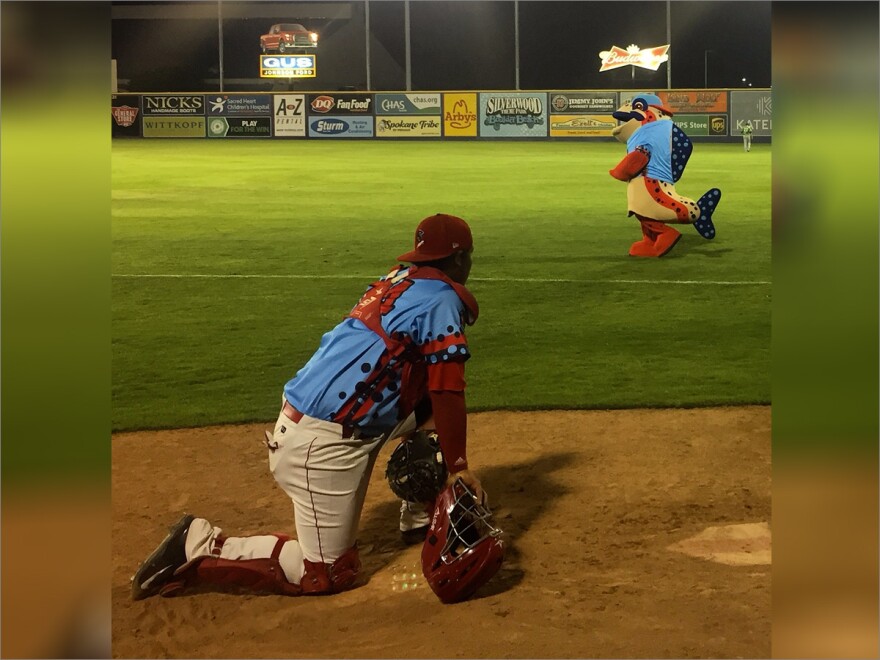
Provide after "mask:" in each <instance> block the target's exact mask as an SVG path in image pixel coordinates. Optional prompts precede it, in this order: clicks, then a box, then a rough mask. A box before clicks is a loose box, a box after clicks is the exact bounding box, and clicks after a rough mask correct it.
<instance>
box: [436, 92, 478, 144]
mask: <svg viewBox="0 0 880 660" xmlns="http://www.w3.org/2000/svg"><path fill="white" fill-rule="evenodd" d="M478 110H479V107H478V106H477V95H476V94H444V95H443V134H444V135H445V136H446V137H477V111H478Z"/></svg>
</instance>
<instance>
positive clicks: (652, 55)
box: [599, 44, 669, 73]
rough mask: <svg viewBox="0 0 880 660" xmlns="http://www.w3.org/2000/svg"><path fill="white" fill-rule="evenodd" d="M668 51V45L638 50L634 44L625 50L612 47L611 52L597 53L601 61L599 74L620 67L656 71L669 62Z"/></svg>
mask: <svg viewBox="0 0 880 660" xmlns="http://www.w3.org/2000/svg"><path fill="white" fill-rule="evenodd" d="M668 50H669V44H666V45H665V46H656V47H654V48H639V47H638V46H636V45H635V44H630V45H629V46H627V48H626V50H624V49H623V48H619V47H618V46H612V47H611V50H603V51H602V52H601V53H599V59H600V60H602V66H601V67H599V72H600V73H601V72H602V71H611V69H618V68H620V67H622V66H638V67H641V68H643V69H650V70H651V71H656V70H657V69H659V68H660V65H661V64H663V62H666V61H667V60H669V55H668V54H667V51H668Z"/></svg>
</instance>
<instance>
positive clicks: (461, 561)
mask: <svg viewBox="0 0 880 660" xmlns="http://www.w3.org/2000/svg"><path fill="white" fill-rule="evenodd" d="M491 518H492V512H491V511H489V509H488V508H486V507H485V506H484V505H483V504H481V503H479V502H477V500H476V497H474V494H473V493H472V492H471V491H470V489H469V488H468V487H467V486H466V485H465V483H464V482H463V481H462V480H461V479H456V480H455V481H454V482H453V483H452V485H450V486H447V487H446V488H444V489H443V491H442V492H441V493H440V495H439V496H438V497H437V502H436V505H435V507H434V514H433V516H432V517H431V527H430V529H429V530H428V535H427V537H426V538H425V544H424V545H423V546H422V573H424V575H425V578H426V579H427V581H428V584H429V585H430V587H431V589H432V590H433V591H434V593H435V594H437V597H438V598H439V599H440V600H441V601H442V602H444V603H457V602H459V601H462V600H466V599H468V598H470V596H471V595H473V593H474V592H475V591H476V590H477V589H479V588H480V587H481V586H483V585H484V584H486V582H488V581H489V578H491V577H492V576H493V575H495V573H496V572H497V571H498V569H499V568H500V567H501V562H502V561H503V560H504V540H503V539H502V538H501V534H502V531H501V530H500V529H498V528H497V527H495V526H493V525H492V524H491V523H490V519H491Z"/></svg>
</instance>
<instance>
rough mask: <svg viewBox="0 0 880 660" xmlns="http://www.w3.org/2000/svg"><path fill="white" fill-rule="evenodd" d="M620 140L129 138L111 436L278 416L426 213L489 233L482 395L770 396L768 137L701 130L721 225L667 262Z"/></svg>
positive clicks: (117, 146)
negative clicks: (727, 136) (632, 212)
mask: <svg viewBox="0 0 880 660" xmlns="http://www.w3.org/2000/svg"><path fill="white" fill-rule="evenodd" d="M624 152H625V150H624V147H623V145H620V144H617V143H611V142H596V143H593V142H565V143H563V142H527V143H520V142H511V141H504V142H457V143H437V142H402V141H395V142H381V141H364V142H356V141H329V140H328V141H317V140H310V141H293V140H290V141H256V140H254V141H235V140H181V141H174V140H155V141H151V140H116V141H114V143H113V164H112V167H113V207H112V208H113V226H112V232H113V252H112V261H113V265H112V270H113V282H112V283H113V292H112V296H113V327H112V335H113V428H114V430H129V429H137V428H164V427H179V426H201V425H207V424H219V423H229V422H249V421H272V420H274V418H275V416H276V415H277V412H278V407H279V403H280V397H281V389H282V387H283V385H284V383H285V382H286V381H287V380H288V379H289V378H291V377H292V376H293V375H294V374H295V373H296V371H297V370H298V369H299V368H300V367H301V366H302V364H303V363H304V362H305V361H306V360H307V359H308V357H309V356H310V355H311V353H312V352H313V351H314V350H315V348H316V347H317V346H318V342H319V341H320V338H321V335H322V334H323V333H324V332H325V331H327V330H329V329H330V328H331V327H332V326H333V325H334V324H335V323H336V322H337V321H339V320H340V319H341V318H342V317H343V316H344V315H345V314H346V313H347V312H348V310H349V309H350V308H351V306H352V305H353V304H354V302H355V301H356V299H357V298H358V296H359V295H360V293H361V292H362V291H363V290H364V287H365V286H366V284H367V283H368V282H369V281H371V280H372V279H374V278H375V277H376V276H379V275H381V274H383V273H384V272H386V271H387V270H388V268H389V267H391V266H392V265H394V263H395V261H394V258H395V257H396V256H397V255H398V254H400V253H402V252H404V251H406V250H408V249H410V247H411V241H412V234H413V230H414V228H415V225H416V224H417V222H418V221H419V220H420V219H421V218H422V217H424V216H426V215H430V214H433V213H436V212H446V213H452V214H455V215H460V216H462V217H463V218H465V219H467V220H468V221H469V222H470V224H471V227H472V229H473V232H474V237H475V252H474V267H473V271H472V274H471V281H470V282H469V283H468V284H469V288H471V290H472V291H473V292H474V294H475V295H476V296H477V299H478V300H479V302H480V305H481V317H480V321H479V322H478V323H477V324H476V325H475V326H474V327H473V328H471V329H470V330H469V333H468V339H469V342H470V345H471V349H472V352H473V355H474V357H473V359H472V360H471V361H470V362H469V363H468V370H467V373H468V407H469V409H470V410H487V409H499V408H509V409H548V408H621V407H643V406H702V405H719V404H720V405H727V404H743V403H769V401H770V307H771V286H770V284H769V282H770V279H771V275H770V274H771V268H770V153H771V149H770V146H769V145H767V144H757V145H754V146H753V148H752V151H751V152H750V153H748V154H746V153H744V152H743V149H742V146H741V145H740V144H707V143H697V144H696V146H695V150H694V154H693V156H692V157H691V160H690V163H689V165H688V169H687V171H686V172H685V175H684V177H683V178H682V180H681V181H680V182H679V183H678V185H677V189H678V191H679V192H680V193H681V194H683V195H686V196H689V197H692V198H694V199H696V198H698V197H699V196H700V195H702V194H703V192H705V191H706V190H707V189H709V188H711V187H713V186H717V187H719V188H721V190H722V192H723V198H722V201H721V204H720V205H719V210H718V212H717V214H716V216H715V224H716V227H717V230H718V237H717V238H716V239H715V240H714V241H711V242H710V241H705V240H704V239H702V238H701V237H700V236H699V235H697V233H696V231H695V230H694V229H693V228H692V227H684V228H683V233H684V236H683V237H682V240H681V241H680V242H679V244H678V245H677V246H676V247H675V248H674V249H673V251H672V252H671V253H670V254H669V255H667V256H666V257H664V258H662V259H650V260H638V259H633V258H631V257H629V256H628V255H627V250H628V248H629V245H630V243H632V242H633V241H634V240H637V239H638V238H639V237H640V236H641V234H640V231H639V228H638V223H637V222H636V221H635V220H634V219H632V218H627V217H626V192H625V184H623V183H621V182H619V181H616V180H614V179H612V178H611V177H610V176H609V175H608V170H609V169H610V168H612V167H613V166H614V165H615V164H616V163H617V162H618V161H619V160H620V158H622V156H623V155H624Z"/></svg>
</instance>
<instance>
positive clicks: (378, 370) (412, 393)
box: [334, 266, 479, 425]
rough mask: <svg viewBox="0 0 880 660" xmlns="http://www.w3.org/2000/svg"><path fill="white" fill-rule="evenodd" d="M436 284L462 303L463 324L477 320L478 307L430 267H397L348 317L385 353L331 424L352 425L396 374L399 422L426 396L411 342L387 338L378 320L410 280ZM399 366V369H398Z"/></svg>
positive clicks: (422, 373) (418, 359) (394, 336)
mask: <svg viewBox="0 0 880 660" xmlns="http://www.w3.org/2000/svg"><path fill="white" fill-rule="evenodd" d="M419 279H422V280H440V281H441V282H445V283H446V284H448V285H449V286H451V287H452V288H453V289H454V290H455V293H456V294H457V295H458V297H459V299H460V300H461V301H462V303H464V306H465V310H466V312H467V318H466V319H465V323H466V324H467V325H473V324H474V323H476V321H477V317H478V316H479V306H478V305H477V300H476V298H474V295H473V294H472V293H471V292H470V291H468V290H467V289H466V288H465V287H464V285H462V284H459V283H458V282H454V281H452V280H451V279H450V278H449V277H448V276H447V275H446V274H445V273H443V272H442V271H440V270H437V269H436V268H431V267H421V268H420V267H418V266H410V267H403V266H401V267H399V268H397V269H396V270H393V271H391V272H390V273H389V274H388V275H387V276H386V277H385V279H383V280H379V281H378V282H374V283H373V284H372V285H371V286H370V289H369V290H368V291H367V292H366V293H365V294H364V295H363V296H362V297H361V299H360V300H359V301H358V303H357V305H355V306H354V309H352V310H351V312H349V314H348V317H350V318H353V319H357V320H358V321H360V322H361V323H363V324H364V325H365V326H367V327H368V328H369V329H370V330H372V331H373V332H375V333H376V334H377V335H379V337H381V338H382V341H383V342H384V343H385V347H386V349H387V350H386V352H385V354H384V355H383V356H382V359H381V360H380V361H379V364H377V365H376V367H375V369H374V370H373V372H372V373H371V374H370V375H369V376H368V377H367V379H366V381H365V384H366V387H365V388H364V389H363V390H362V391H361V392H360V393H359V394H358V395H357V396H353V397H352V398H351V399H350V400H349V401H348V402H346V404H345V405H344V406H343V407H342V409H341V410H340V411H339V414H338V415H337V418H336V419H335V420H334V421H336V422H339V423H341V424H348V425H353V424H357V421H358V420H359V419H360V418H361V417H362V415H363V414H364V413H365V412H366V411H367V410H369V408H370V407H372V403H373V402H372V401H371V400H370V397H371V395H372V394H373V393H374V392H381V391H382V390H383V389H384V388H385V387H386V386H387V385H388V383H389V382H390V381H391V380H392V378H393V377H394V374H395V372H397V371H400V374H401V379H400V412H399V419H400V420H403V419H406V417H407V416H409V414H410V413H411V412H412V411H413V410H414V409H415V407H416V405H417V404H418V403H419V401H421V399H422V398H423V397H424V396H425V394H426V389H427V366H426V365H425V362H424V361H423V360H422V359H421V353H419V350H418V347H416V346H415V344H413V342H412V340H411V339H410V338H409V337H407V336H405V335H401V334H399V333H393V334H392V335H389V334H388V333H387V332H385V329H384V328H383V327H382V316H383V315H384V314H386V313H388V312H389V311H390V310H391V309H392V308H393V307H394V303H395V301H396V300H397V299H398V298H399V297H400V296H401V295H402V294H403V293H404V292H405V291H406V290H408V289H409V288H410V287H411V286H412V285H413V281H414V280H419ZM401 363H402V367H401V366H400V365H401Z"/></svg>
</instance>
